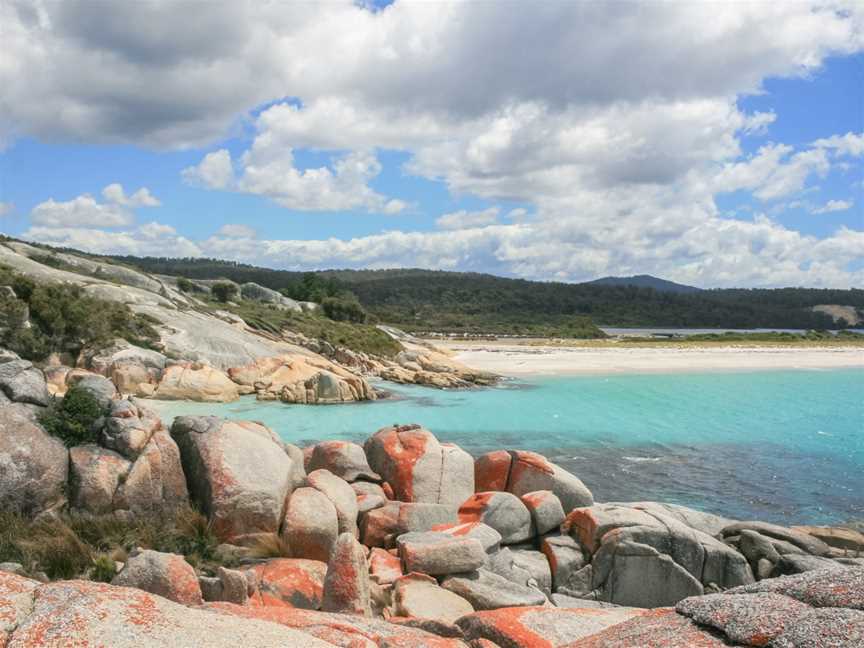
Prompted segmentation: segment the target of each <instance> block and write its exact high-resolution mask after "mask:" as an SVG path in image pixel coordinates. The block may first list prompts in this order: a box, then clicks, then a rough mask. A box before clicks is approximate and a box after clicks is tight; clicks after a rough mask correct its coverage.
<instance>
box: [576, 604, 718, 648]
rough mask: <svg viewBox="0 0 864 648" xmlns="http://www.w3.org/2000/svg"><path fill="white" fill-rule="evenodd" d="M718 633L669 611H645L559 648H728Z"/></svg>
mask: <svg viewBox="0 0 864 648" xmlns="http://www.w3.org/2000/svg"><path fill="white" fill-rule="evenodd" d="M728 646H729V644H728V643H727V642H726V641H725V640H724V639H722V638H721V637H720V636H719V635H718V634H716V633H711V632H708V631H706V630H703V629H702V628H700V627H699V626H698V625H697V624H695V623H693V621H691V620H690V619H688V618H687V617H685V616H681V615H680V614H676V613H675V610H673V609H671V608H658V609H656V610H647V611H645V612H643V613H642V614H639V615H638V616H634V617H632V618H630V619H629V620H627V621H624V622H623V623H619V624H616V625H612V626H609V627H608V628H606V629H604V630H601V631H600V632H597V633H596V634H593V635H589V636H587V637H585V638H583V639H577V640H576V641H573V642H571V643H568V644H566V645H565V646H563V647H562V648H728Z"/></svg>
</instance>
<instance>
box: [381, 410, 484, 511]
mask: <svg viewBox="0 0 864 648" xmlns="http://www.w3.org/2000/svg"><path fill="white" fill-rule="evenodd" d="M364 450H365V452H366V456H367V458H368V459H369V465H370V466H371V468H372V469H373V470H374V471H375V472H376V473H378V474H379V475H381V477H382V478H383V479H384V480H386V481H387V482H388V483H389V484H390V485H391V487H392V488H393V492H394V495H395V498H396V499H398V500H401V501H404V502H426V503H435V504H457V505H458V504H461V503H462V502H464V501H465V500H466V499H467V498H468V497H470V496H471V495H472V494H473V493H474V463H473V460H472V459H471V457H470V455H468V453H466V452H465V451H464V450H461V449H460V448H458V447H456V446H453V445H448V444H441V443H439V442H438V440H437V439H436V438H435V436H434V435H433V434H432V433H431V432H429V431H428V430H426V429H424V428H422V427H420V426H417V425H402V426H396V427H389V428H383V429H381V430H379V431H378V432H376V433H375V434H374V435H373V436H371V437H369V439H367V440H366V443H365V444H364ZM445 477H446V482H445V481H444V479H445Z"/></svg>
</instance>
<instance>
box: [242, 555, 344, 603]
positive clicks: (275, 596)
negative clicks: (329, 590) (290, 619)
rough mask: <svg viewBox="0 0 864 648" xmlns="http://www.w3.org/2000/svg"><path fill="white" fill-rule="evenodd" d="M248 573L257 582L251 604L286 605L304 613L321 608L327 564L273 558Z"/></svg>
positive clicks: (316, 561) (255, 566)
mask: <svg viewBox="0 0 864 648" xmlns="http://www.w3.org/2000/svg"><path fill="white" fill-rule="evenodd" d="M250 571H252V572H253V573H254V574H255V578H256V580H257V582H258V594H257V596H254V597H253V601H254V602H255V603H258V604H260V605H278V604H281V603H287V604H288V605H290V606H291V607H295V608H303V609H306V610H317V609H318V608H320V607H321V601H322V599H323V595H324V578H325V577H326V575H327V563H324V562H321V561H318V560H306V559H303V558H274V559H272V560H268V561H267V562H265V563H261V564H258V565H253V566H252V567H250Z"/></svg>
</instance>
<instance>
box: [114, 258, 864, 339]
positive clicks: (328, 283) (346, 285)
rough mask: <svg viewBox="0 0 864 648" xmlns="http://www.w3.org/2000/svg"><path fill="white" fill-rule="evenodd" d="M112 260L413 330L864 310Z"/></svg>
mask: <svg viewBox="0 0 864 648" xmlns="http://www.w3.org/2000/svg"><path fill="white" fill-rule="evenodd" d="M114 261H115V262H120V263H123V264H126V265H130V266H133V267H137V268H140V269H142V270H145V271H147V272H151V273H154V274H167V275H174V276H184V277H189V278H194V279H208V278H209V279H212V278H217V277H226V278H229V279H232V280H234V281H237V282H238V283H243V282H247V281H252V282H255V283H258V284H261V285H263V286H267V287H268V288H273V289H275V290H280V291H282V292H283V293H284V294H286V295H288V296H289V297H292V298H294V299H300V300H304V299H310V298H312V299H313V301H314V300H317V299H316V298H320V296H321V295H322V294H323V295H326V294H337V293H339V292H340V291H350V292H352V293H354V294H355V295H356V296H357V297H358V299H359V300H360V302H361V304H362V305H363V307H365V308H366V309H367V310H368V311H369V313H370V314H372V315H373V316H374V317H375V318H376V319H377V320H378V321H379V322H383V323H388V324H393V325H396V326H399V327H401V328H405V329H408V330H411V331H443V332H477V333H512V334H525V335H557V336H572V335H574V334H575V333H574V331H578V330H580V329H581V327H582V326H583V323H584V321H585V320H584V318H590V319H591V320H593V322H595V323H597V324H601V325H605V326H636V327H638V326H646V327H655V326H662V327H699V328H702V327H705V328H800V329H828V328H838V327H839V328H842V327H843V324H844V322H842V321H840V322H835V321H834V319H833V318H832V317H831V316H830V315H829V314H827V313H825V312H821V311H819V310H816V311H814V310H813V307H814V306H819V305H824V304H839V305H844V306H848V307H851V308H853V309H855V311H856V312H858V313H864V290H861V289H851V290H834V289H817V288H776V289H739V288H733V289H722V290H721V289H713V290H693V291H689V292H683V291H680V290H679V291H670V290H657V289H656V288H655V287H653V286H639V285H632V284H627V285H618V284H612V285H609V284H605V283H602V282H601V283H596V282H589V283H582V284H567V283H557V282H538V281H528V280H525V279H510V278H505V277H497V276H494V275H488V274H479V273H465V272H447V271H435V270H422V269H417V268H409V269H392V270H327V271H322V272H316V273H302V272H292V271H285V270H273V269H269V268H259V267H255V266H251V265H246V264H241V263H236V262H233V261H221V260H218V259H166V258H154V257H147V258H140V257H114ZM659 281H662V280H659ZM669 283H671V282H669ZM676 285H677V284H676Z"/></svg>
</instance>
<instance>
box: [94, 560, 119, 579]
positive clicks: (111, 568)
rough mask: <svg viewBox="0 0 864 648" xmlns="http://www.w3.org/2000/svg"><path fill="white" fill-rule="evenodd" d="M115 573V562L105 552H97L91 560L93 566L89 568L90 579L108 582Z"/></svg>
mask: <svg viewBox="0 0 864 648" xmlns="http://www.w3.org/2000/svg"><path fill="white" fill-rule="evenodd" d="M116 575H117V563H115V562H114V559H113V558H112V557H111V556H109V555H107V554H99V555H98V556H96V558H95V559H94V560H93V568H92V569H91V570H90V580H94V581H96V582H98V583H110V582H111V581H112V580H113V578H114V576H116Z"/></svg>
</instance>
